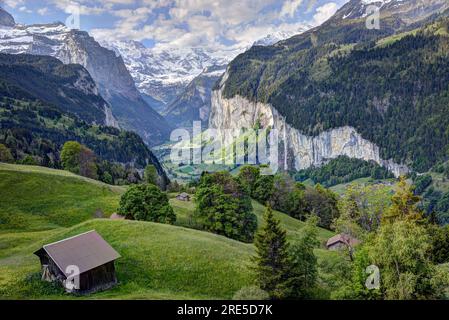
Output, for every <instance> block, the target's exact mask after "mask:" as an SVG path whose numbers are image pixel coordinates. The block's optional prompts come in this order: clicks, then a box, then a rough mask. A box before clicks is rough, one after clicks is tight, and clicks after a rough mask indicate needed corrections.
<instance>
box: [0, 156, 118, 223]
mask: <svg viewBox="0 0 449 320" xmlns="http://www.w3.org/2000/svg"><path fill="white" fill-rule="evenodd" d="M122 192H123V189H122V188H119V187H112V186H109V185H106V184H103V183H100V182H98V181H94V180H90V179H86V178H82V177H78V176H76V175H74V174H71V173H69V172H66V171H61V170H52V169H48V168H42V167H32V166H19V165H7V164H0V199H3V201H0V232H7V231H36V230H47V229H52V228H57V227H61V226H62V227H68V226H72V225H74V224H77V223H80V222H82V221H85V220H87V219H90V218H92V217H93V215H94V213H95V212H96V211H97V210H101V211H102V212H103V213H104V215H105V216H108V215H110V214H111V213H112V212H114V211H115V210H116V208H117V206H118V202H119V200H120V195H121V193H122Z"/></svg>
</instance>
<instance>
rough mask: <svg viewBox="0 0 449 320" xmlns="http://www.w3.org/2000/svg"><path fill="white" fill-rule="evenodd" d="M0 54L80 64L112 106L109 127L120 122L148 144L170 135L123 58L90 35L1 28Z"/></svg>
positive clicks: (58, 26) (53, 27) (57, 26)
mask: <svg viewBox="0 0 449 320" xmlns="http://www.w3.org/2000/svg"><path fill="white" fill-rule="evenodd" d="M2 17H4V15H1V14H0V19H1V20H5V19H6V18H7V17H6V16H5V18H4V19H3V18H2ZM0 24H1V23H0ZM0 52H4V53H11V54H20V53H28V54H34V55H49V56H53V57H56V58H58V59H59V60H61V61H62V62H64V63H66V64H69V63H73V64H80V65H82V66H83V67H85V68H86V69H87V71H88V72H89V73H90V75H91V76H92V78H93V79H94V81H95V83H96V84H97V87H98V89H99V92H100V94H101V95H102V96H103V98H104V99H105V100H106V101H107V102H108V103H109V105H110V107H111V109H110V110H109V109H105V115H106V119H108V121H109V122H108V124H110V125H112V124H116V123H117V122H118V123H119V124H120V126H121V127H122V128H124V129H127V130H132V131H136V132H137V133H139V135H140V136H142V137H143V138H144V139H145V141H146V142H147V143H148V144H157V143H160V142H162V141H164V140H165V139H166V138H167V136H168V134H169V132H170V127H169V125H168V124H167V123H166V122H165V120H164V118H163V117H162V116H160V115H159V114H158V113H157V112H156V111H154V110H153V109H151V107H150V106H149V105H148V104H147V103H146V102H145V101H144V100H143V98H142V97H141V94H140V92H139V91H138V90H137V89H136V87H135V84H134V81H133V79H132V77H131V75H130V73H129V72H128V69H127V68H126V66H125V64H124V62H123V59H122V58H121V57H120V56H117V55H116V54H115V52H113V51H111V50H108V49H106V48H104V47H102V46H101V45H100V44H99V43H98V42H97V41H95V39H94V38H92V37H91V36H90V35H89V34H88V33H87V32H83V31H77V30H69V29H68V28H67V27H66V26H65V25H64V24H62V23H53V24H42V25H27V26H25V25H17V24H14V25H10V26H5V25H0ZM111 110H112V112H111ZM112 115H113V117H115V118H117V121H114V120H113V117H112Z"/></svg>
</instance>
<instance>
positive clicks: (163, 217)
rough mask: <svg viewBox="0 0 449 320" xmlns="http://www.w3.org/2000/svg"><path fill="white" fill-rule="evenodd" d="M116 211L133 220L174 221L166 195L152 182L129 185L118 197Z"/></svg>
mask: <svg viewBox="0 0 449 320" xmlns="http://www.w3.org/2000/svg"><path fill="white" fill-rule="evenodd" d="M118 213H119V214H120V215H123V216H125V217H126V218H127V219H133V220H143V221H152V222H160V223H170V224H173V223H174V222H175V221H176V215H175V213H174V212H173V209H172V207H171V206H170V204H169V202H168V197H167V195H166V194H165V193H163V192H162V191H161V190H160V189H159V188H158V187H156V186H155V185H152V184H139V185H134V186H131V187H130V188H129V189H128V191H126V192H125V194H123V196H122V198H121V199H120V208H119V210H118Z"/></svg>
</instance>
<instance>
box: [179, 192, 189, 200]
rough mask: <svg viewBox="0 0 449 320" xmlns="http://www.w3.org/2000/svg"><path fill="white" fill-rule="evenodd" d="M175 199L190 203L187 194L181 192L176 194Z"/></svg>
mask: <svg viewBox="0 0 449 320" xmlns="http://www.w3.org/2000/svg"><path fill="white" fill-rule="evenodd" d="M176 199H178V200H181V201H190V196H189V195H188V194H187V193H185V192H183V193H180V194H178V195H177V196H176Z"/></svg>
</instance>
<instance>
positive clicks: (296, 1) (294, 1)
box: [280, 0, 302, 17]
mask: <svg viewBox="0 0 449 320" xmlns="http://www.w3.org/2000/svg"><path fill="white" fill-rule="evenodd" d="M301 4H302V0H288V1H285V2H284V4H283V5H282V8H281V13H280V16H281V17H284V16H290V17H293V16H294V15H295V13H296V11H297V10H298V8H299V7H300V6H301Z"/></svg>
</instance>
